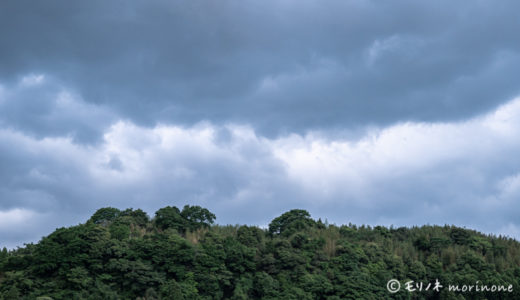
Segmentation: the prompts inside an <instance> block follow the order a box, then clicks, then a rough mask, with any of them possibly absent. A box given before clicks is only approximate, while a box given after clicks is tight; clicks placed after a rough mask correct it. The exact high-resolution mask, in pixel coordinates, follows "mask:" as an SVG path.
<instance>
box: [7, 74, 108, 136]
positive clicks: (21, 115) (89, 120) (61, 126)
mask: <svg viewBox="0 0 520 300" xmlns="http://www.w3.org/2000/svg"><path fill="white" fill-rule="evenodd" d="M114 119H115V115H114V114H113V113H112V112H111V111H110V109H107V108H106V107H99V106H98V105H94V104H89V103H86V102H84V101H83V100H82V99H81V98H80V97H79V96H78V95H75V94H73V93H71V92H70V91H67V90H66V89H64V88H63V87H62V86H60V84H59V83H58V82H55V81H54V80H53V79H52V78H46V77H45V76H44V75H35V74H30V75H27V76H24V77H23V78H21V79H20V80H19V81H18V82H16V83H13V84H8V85H5V86H2V85H1V82H0V126H2V127H8V128H13V129H16V130H20V131H23V132H24V133H26V134H29V135H31V136H34V137H37V138H45V137H59V136H68V137H71V138H73V139H74V140H75V141H76V142H81V143H85V142H87V143H89V142H90V143H91V142H96V141H99V140H100V139H101V137H102V133H103V130H104V129H105V128H106V127H108V126H109V125H110V123H111V122H113V121H114Z"/></svg>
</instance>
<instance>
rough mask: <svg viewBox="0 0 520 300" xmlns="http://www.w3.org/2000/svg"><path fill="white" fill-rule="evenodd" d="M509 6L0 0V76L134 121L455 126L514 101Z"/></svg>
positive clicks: (279, 127)
mask: <svg viewBox="0 0 520 300" xmlns="http://www.w3.org/2000/svg"><path fill="white" fill-rule="evenodd" d="M518 6H519V4H518V3H517V2H515V1H503V2H500V3H496V2H495V1H478V2H464V3H463V2H452V1H440V2H439V1H435V2H417V1H399V2H392V3H384V2H377V1H329V2H327V3H323V2H319V1H311V0H308V1H262V2H258V1H219V2H209V1H203V2H199V1H173V2H172V1H132V2H129V1H110V2H107V1H50V2H49V1H48V2H25V1H3V2H2V4H1V9H0V35H1V36H2V41H1V42H0V43H1V47H0V76H1V78H2V80H4V81H9V80H11V81H16V80H17V78H20V77H21V76H25V75H26V74H27V73H34V72H36V73H42V74H49V75H50V76H53V77H55V78H57V79H59V80H61V81H62V82H63V84H65V85H66V86H67V87H69V88H70V89H72V90H74V91H76V92H78V93H79V94H80V96H81V97H83V98H84V99H85V101H88V102H92V103H98V104H106V105H108V106H110V107H112V108H113V109H114V110H115V111H117V112H118V113H119V114H120V115H121V116H122V117H125V118H131V119H132V120H134V121H135V122H138V123H140V124H148V125H153V124H155V123H156V122H157V121H162V122H171V123H185V124H193V123H196V122H198V121H200V120H203V119H204V120H210V121H212V122H217V123H220V122H239V123H247V124H253V126H255V127H256V128H258V129H259V130H260V131H261V132H262V133H264V134H265V133H268V134H277V133H286V132H293V131H297V132H304V131H306V130H309V129H316V128H319V129H330V128H341V127H344V126H350V127H352V126H364V125H367V124H376V125H385V124H389V123H394V122H397V121H402V120H422V121H436V120H456V119H463V118H467V117H470V116H473V115H475V114H479V113H483V112H484V111H486V110H488V109H490V108H493V107H496V106H497V104H499V103H503V102H505V101H506V100H509V99H510V98H512V97H513V96H514V95H516V94H517V93H518V92H520V88H519V86H520V79H519V78H520V74H519V72H520V71H519V70H520V56H519V54H520V53H519V50H520V45H519V39H518V38H517V32H518V29H519V28H520V19H519V18H517V16H516V11H518V9H519V7H518Z"/></svg>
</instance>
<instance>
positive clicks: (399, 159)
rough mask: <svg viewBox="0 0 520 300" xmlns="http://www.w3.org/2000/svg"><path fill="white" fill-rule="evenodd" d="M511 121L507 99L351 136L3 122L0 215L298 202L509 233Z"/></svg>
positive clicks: (514, 108)
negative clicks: (85, 135) (91, 129)
mask: <svg viewBox="0 0 520 300" xmlns="http://www.w3.org/2000/svg"><path fill="white" fill-rule="evenodd" d="M519 129H520V100H518V99H515V100H513V101H511V102H510V103H508V104H506V105H504V106H502V107H500V108H498V109H497V110H496V111H495V112H493V113H490V114H487V115H484V116H481V117H478V118H474V119H471V120H468V121H465V122H459V123H434V124H428V123H410V122H408V123H402V124H397V125H394V126H391V127H388V128H383V129H380V130H371V131H368V133H367V134H366V135H365V136H364V137H362V138H360V139H357V140H349V139H346V138H337V137H335V138H331V137H328V136H327V135H325V134H324V133H323V132H322V133H317V132H310V133H308V134H306V135H304V136H301V135H296V134H292V135H288V136H284V137H279V138H276V139H268V138H265V137H261V136H259V135H257V134H256V132H255V130H254V129H253V128H251V127H248V126H238V125H233V124H230V125H226V126H216V125H214V124H211V123H199V124H197V125H194V126H191V127H182V126H174V125H167V124H162V125H157V126H154V127H141V126H138V125H136V124H134V123H132V122H130V121H118V122H116V123H114V124H113V125H112V126H110V127H108V128H107V129H106V131H105V133H104V135H103V139H102V141H101V142H100V143H96V144H78V143H76V142H75V141H74V139H72V138H71V137H65V138H63V137H54V138H51V137H47V138H43V139H37V138H34V137H30V136H26V135H24V134H23V133H22V132H19V131H16V130H14V129H2V130H0V145H4V146H3V147H2V153H3V154H2V155H1V156H0V160H1V161H2V164H4V165H6V166H8V168H5V170H4V171H3V172H0V176H1V177H2V178H3V183H2V186H0V188H1V189H0V190H3V191H4V192H5V194H4V196H5V197H4V196H3V197H2V199H3V200H2V202H1V203H0V205H1V207H3V211H4V215H1V216H2V220H3V221H2V223H1V225H2V227H3V228H4V229H5V228H11V227H16V226H17V224H19V223H20V222H43V223H45V222H47V223H45V224H51V225H52V226H51V225H48V226H36V227H35V228H37V227H41V228H45V229H49V228H52V227H53V226H54V227H56V226H57V225H59V224H61V226H65V225H71V224H70V223H64V222H65V221H63V222H61V223H60V222H59V221H58V220H57V219H52V218H40V219H37V220H36V219H33V218H32V217H31V216H32V215H31V214H32V213H33V212H35V211H38V212H39V213H46V214H50V215H58V214H59V215H67V214H68V215H70V216H74V218H82V219H76V220H77V222H82V221H85V219H86V218H88V216H89V214H91V213H92V212H93V211H94V210H95V209H97V208H99V207H102V206H117V207H121V208H124V207H134V208H136V207H141V208H144V209H146V210H148V211H149V212H150V213H153V211H154V210H155V209H157V208H159V207H162V206H165V205H178V206H182V205H184V204H186V203H197V204H201V205H205V206H207V207H209V208H210V209H211V210H213V211H214V212H215V213H216V214H217V215H218V216H219V220H220V222H224V223H226V222H229V223H245V222H248V223H250V222H256V223H258V224H265V223H266V222H268V221H269V219H268V218H270V217H273V216H276V215H277V214H279V213H281V212H282V210H284V209H289V208H294V207H302V208H305V209H309V210H310V211H311V212H315V213H316V214H317V215H316V217H318V216H321V217H325V218H328V219H329V220H330V221H336V222H345V221H347V222H348V221H354V222H356V223H370V224H375V223H383V224H386V225H390V224H395V225H412V224H419V225H420V224H424V223H437V224H443V223H450V224H451V223H455V224H456V225H465V226H468V227H476V228H477V229H480V230H484V231H486V232H495V233H497V234H498V233H507V234H515V236H516V237H518V236H517V235H516V233H514V232H516V231H514V230H513V229H515V228H517V227H515V226H518V225H519V224H517V223H516V219H517V218H516V219H515V216H517V215H516V214H517V213H518V211H517V209H515V208H514V207H518V205H517V204H518V203H516V202H517V200H516V199H518V197H516V195H518V193H519V190H520V188H519V187H520V183H519V182H520V181H519V180H518V178H519V175H518V174H520V160H519V159H517V158H516V157H517V156H515V155H514V154H515V153H518V151H519V150H520V140H518V139H517V138H516V136H515V134H514V133H515V132H518V130H519ZM6 191H8V192H6ZM6 195H9V196H6ZM8 199H9V200H8ZM500 204H502V205H500ZM504 205H507V206H506V207H504ZM51 219H52V220H51ZM28 220H29V221H28ZM49 220H51V221H49ZM63 220H66V221H69V222H70V220H71V219H70V218H67V219H63ZM490 220H492V221H490ZM58 223H59V224H58ZM506 229H507V230H506ZM506 231H507V232H506ZM3 232H5V231H3ZM46 233H48V232H37V233H35V234H36V236H38V237H39V236H41V235H44V234H46Z"/></svg>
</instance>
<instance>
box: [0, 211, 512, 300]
mask: <svg viewBox="0 0 520 300" xmlns="http://www.w3.org/2000/svg"><path fill="white" fill-rule="evenodd" d="M214 220H215V215H213V214H212V213H211V212H210V211H208V210H207V209H205V208H202V207H199V206H185V207H184V208H183V209H182V211H181V210H179V209H178V208H177V207H170V206H168V207H165V208H162V209H160V210H158V211H157V212H156V214H155V217H154V218H153V219H150V218H149V217H148V216H147V214H146V213H145V212H143V211H142V210H139V209H138V210H132V209H127V210H124V211H121V210H119V209H116V208H102V209H99V210H98V211H97V212H96V213H95V214H94V215H93V216H92V217H91V218H90V219H89V220H88V221H87V222H86V223H85V224H80V225H77V226H72V227H69V228H60V229H57V230H56V231H55V232H53V233H52V234H50V235H49V236H47V237H44V238H43V239H42V240H41V241H40V242H39V243H37V244H28V245H25V247H23V248H18V249H16V250H12V251H7V250H6V249H5V248H4V249H3V251H1V252H0V299H41V300H43V299H330V300H332V299H464V298H471V299H520V244H519V243H518V242H517V241H515V240H513V239H509V238H504V237H496V236H486V235H483V234H480V233H478V232H475V231H472V230H468V229H463V228H457V227H453V226H443V227H441V226H423V227H420V228H419V227H413V228H404V227H401V228H392V227H391V228H386V227H381V226H377V227H373V228H372V227H369V226H360V227H357V226H355V225H351V224H350V225H342V226H336V225H329V224H326V223H325V224H324V223H323V222H322V221H321V220H318V221H315V220H313V219H312V218H311V217H310V215H309V213H308V212H306V211H304V210H292V211H289V212H286V213H284V214H283V215H281V216H280V217H277V218H275V219H274V220H273V221H272V222H271V224H270V225H269V228H268V229H266V230H264V229H260V228H258V227H253V226H238V225H237V226H220V225H212V224H213V223H214ZM392 278H397V279H399V280H400V281H401V283H402V285H403V286H404V284H405V282H406V281H409V280H413V281H414V282H424V283H428V282H432V281H434V280H435V279H438V280H439V281H440V282H442V283H443V284H444V285H446V284H447V283H450V284H469V285H471V284H475V283H476V282H477V280H478V281H479V282H480V283H481V284H482V283H484V284H488V285H491V284H497V285H499V284H500V285H509V284H512V285H513V292H501V293H496V292H495V293H492V292H475V291H472V292H464V293H463V292H453V291H452V292H450V291H448V290H447V289H442V290H441V291H440V292H437V291H433V290H431V289H430V290H428V291H420V292H419V291H416V292H413V293H410V292H407V291H405V290H401V291H399V292H397V293H395V294H391V293H389V292H388V291H387V289H386V285H387V282H388V280H389V279H392Z"/></svg>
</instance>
